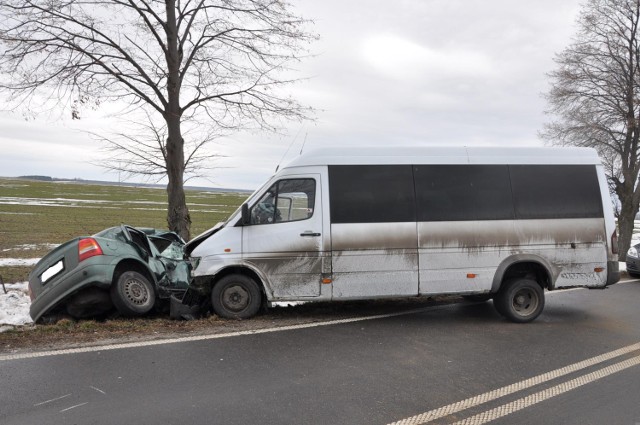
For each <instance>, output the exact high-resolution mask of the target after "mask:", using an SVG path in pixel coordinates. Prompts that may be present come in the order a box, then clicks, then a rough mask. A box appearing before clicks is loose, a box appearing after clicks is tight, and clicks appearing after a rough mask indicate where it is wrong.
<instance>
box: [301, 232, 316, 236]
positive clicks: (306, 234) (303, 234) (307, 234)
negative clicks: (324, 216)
mask: <svg viewBox="0 0 640 425" xmlns="http://www.w3.org/2000/svg"><path fill="white" fill-rule="evenodd" d="M300 236H304V237H309V236H311V237H316V236H320V233H314V232H311V231H306V232H303V233H300Z"/></svg>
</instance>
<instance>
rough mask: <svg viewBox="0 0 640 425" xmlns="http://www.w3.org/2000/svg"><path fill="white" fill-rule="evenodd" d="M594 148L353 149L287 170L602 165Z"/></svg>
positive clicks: (297, 162) (300, 161)
mask: <svg viewBox="0 0 640 425" xmlns="http://www.w3.org/2000/svg"><path fill="white" fill-rule="evenodd" d="M600 163H601V162H600V158H599V157H598V154H597V153H596V151H595V149H592V148H548V147H539V148H538V147H528V148H501V147H405V146H402V147H392V148H378V147H350V148H321V149H314V150H310V151H308V152H306V153H304V154H302V155H300V156H299V157H297V158H295V159H293V160H292V161H291V162H290V163H289V164H287V166H286V168H291V167H303V166H311V165H380V164H600Z"/></svg>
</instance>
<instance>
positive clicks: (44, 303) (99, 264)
mask: <svg viewBox="0 0 640 425" xmlns="http://www.w3.org/2000/svg"><path fill="white" fill-rule="evenodd" d="M112 260H113V258H112V257H108V256H96V257H93V258H90V259H88V260H85V261H84V262H83V263H82V264H81V265H80V266H78V267H76V268H75V269H73V270H72V271H70V272H69V273H67V274H65V275H63V276H60V277H59V278H56V279H53V280H52V281H51V282H48V283H46V284H45V285H42V284H41V283H40V282H39V280H38V278H37V277H35V276H30V278H29V285H30V286H31V287H32V290H33V288H34V287H38V291H37V293H38V295H37V296H36V298H35V299H34V300H33V301H32V302H31V307H30V308H29V315H30V316H31V318H32V319H33V321H34V322H37V321H38V319H40V318H41V317H42V316H43V315H44V314H46V313H47V312H48V311H49V310H51V309H52V308H54V307H56V306H57V305H58V303H60V302H61V301H63V300H64V299H65V298H67V297H69V296H70V295H71V294H73V293H74V292H77V291H79V290H80V289H82V288H85V287H89V286H99V287H100V286H101V287H105V288H106V287H109V286H111V282H112V280H113V272H114V270H115V264H112Z"/></svg>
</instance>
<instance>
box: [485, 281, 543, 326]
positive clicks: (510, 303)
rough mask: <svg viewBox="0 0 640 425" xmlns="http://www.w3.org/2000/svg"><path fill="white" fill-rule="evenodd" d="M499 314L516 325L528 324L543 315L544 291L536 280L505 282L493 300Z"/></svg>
mask: <svg viewBox="0 0 640 425" xmlns="http://www.w3.org/2000/svg"><path fill="white" fill-rule="evenodd" d="M493 303H494V306H495V308H496V310H497V311H498V313H500V314H501V315H503V316H504V317H506V318H507V319H508V320H510V321H512V322H516V323H527V322H531V321H532V320H534V319H535V318H536V317H538V316H539V315H540V313H542V309H543V308H544V290H543V289H542V287H541V286H540V285H539V284H538V282H536V281H535V280H531V279H512V280H509V281H507V282H505V283H504V284H503V285H502V287H501V288H500V291H498V293H497V294H496V296H495V297H494V299H493Z"/></svg>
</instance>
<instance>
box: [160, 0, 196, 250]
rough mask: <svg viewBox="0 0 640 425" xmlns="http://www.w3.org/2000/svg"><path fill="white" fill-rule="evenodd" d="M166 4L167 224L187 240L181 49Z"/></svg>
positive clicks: (168, 0)
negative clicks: (181, 106)
mask: <svg viewBox="0 0 640 425" xmlns="http://www.w3.org/2000/svg"><path fill="white" fill-rule="evenodd" d="M166 8H167V23H166V26H167V27H166V31H167V51H166V60H167V70H168V73H167V100H168V101H167V108H166V112H165V114H164V119H165V121H166V122H167V133H168V137H167V177H168V184H167V197H168V209H167V224H168V225H169V229H171V230H172V231H174V232H176V233H177V234H179V235H180V236H181V237H182V239H184V240H185V241H188V240H189V239H190V237H191V235H190V229H191V216H190V215H189V208H188V207H187V201H186V197H185V194H184V140H183V138H182V131H181V128H180V122H181V116H182V111H181V109H180V62H181V57H180V52H179V50H178V32H177V25H176V8H175V1H174V0H166Z"/></svg>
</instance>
